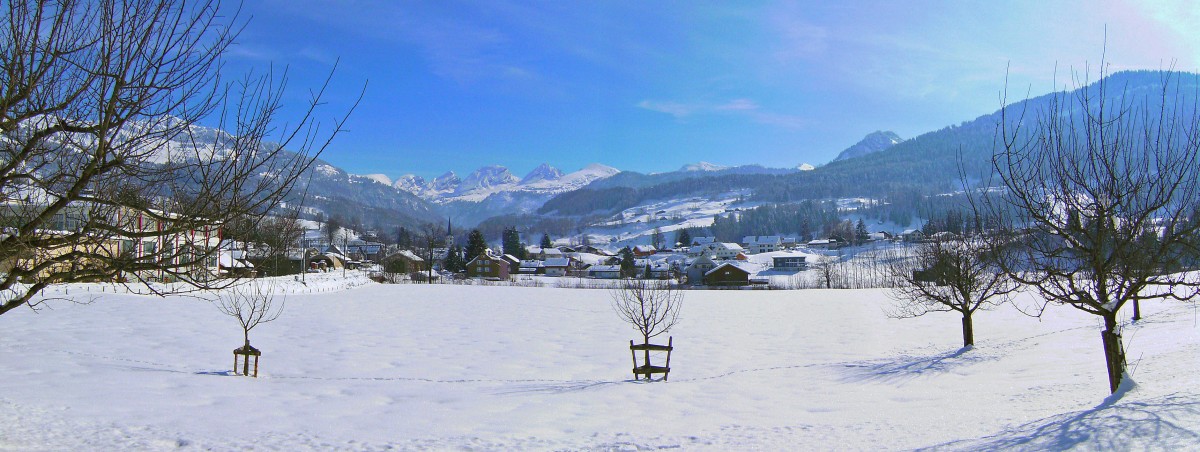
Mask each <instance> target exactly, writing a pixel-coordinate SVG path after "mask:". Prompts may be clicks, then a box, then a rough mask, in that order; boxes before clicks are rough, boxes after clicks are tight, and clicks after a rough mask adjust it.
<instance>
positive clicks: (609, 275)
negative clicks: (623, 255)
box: [588, 265, 621, 279]
mask: <svg viewBox="0 0 1200 452" xmlns="http://www.w3.org/2000/svg"><path fill="white" fill-rule="evenodd" d="M588 277H591V278H599V279H618V278H620V277H621V266H620V265H593V266H591V267H588Z"/></svg>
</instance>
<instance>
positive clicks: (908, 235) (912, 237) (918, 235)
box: [900, 229, 925, 242]
mask: <svg viewBox="0 0 1200 452" xmlns="http://www.w3.org/2000/svg"><path fill="white" fill-rule="evenodd" d="M900 239H901V240H903V241H905V242H920V241H922V240H925V233H924V232H921V230H920V229H905V230H904V232H901V233H900Z"/></svg>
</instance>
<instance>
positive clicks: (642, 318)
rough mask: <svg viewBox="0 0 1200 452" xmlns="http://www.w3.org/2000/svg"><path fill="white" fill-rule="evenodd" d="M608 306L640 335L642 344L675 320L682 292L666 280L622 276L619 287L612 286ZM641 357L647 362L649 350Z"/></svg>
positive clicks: (669, 328) (672, 324) (667, 329)
mask: <svg viewBox="0 0 1200 452" xmlns="http://www.w3.org/2000/svg"><path fill="white" fill-rule="evenodd" d="M612 306H613V310H615V311H616V312H617V315H618V316H620V317H621V320H624V321H625V323H628V324H630V325H632V326H633V328H634V329H636V330H637V331H638V333H640V334H641V335H642V343H643V344H649V343H650V338H652V337H655V336H658V335H660V334H663V333H666V332H668V331H670V330H671V328H673V327H674V326H675V324H676V323H679V311H680V309H681V308H682V307H683V292H682V291H680V290H678V289H676V288H674V287H673V286H672V285H671V283H670V281H657V280H648V279H626V280H624V281H622V282H621V286H620V287H618V288H616V289H612ZM645 359H646V361H645V362H646V364H649V363H650V351H649V350H647V351H646V356H645Z"/></svg>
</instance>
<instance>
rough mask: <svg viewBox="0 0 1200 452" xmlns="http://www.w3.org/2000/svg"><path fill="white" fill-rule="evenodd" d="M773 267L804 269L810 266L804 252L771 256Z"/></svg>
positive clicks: (778, 268)
mask: <svg viewBox="0 0 1200 452" xmlns="http://www.w3.org/2000/svg"><path fill="white" fill-rule="evenodd" d="M771 268H774V269H776V270H796V271H799V270H804V269H806V268H808V262H807V256H805V255H803V254H798V253H797V254H786V255H782V256H774V257H772V258H771Z"/></svg>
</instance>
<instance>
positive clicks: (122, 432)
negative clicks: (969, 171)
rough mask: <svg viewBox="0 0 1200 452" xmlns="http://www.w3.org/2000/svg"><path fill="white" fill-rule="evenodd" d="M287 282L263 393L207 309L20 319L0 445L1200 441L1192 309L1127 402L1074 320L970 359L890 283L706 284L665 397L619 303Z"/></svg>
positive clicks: (979, 322)
mask: <svg viewBox="0 0 1200 452" xmlns="http://www.w3.org/2000/svg"><path fill="white" fill-rule="evenodd" d="M283 281H284V283H285V284H284V287H283V290H284V291H285V292H288V293H289V295H287V298H286V310H285V312H284V313H283V316H282V317H280V319H279V320H278V321H276V322H274V323H269V324H264V325H262V326H260V327H259V328H258V329H256V330H254V331H253V332H252V333H251V342H252V343H253V344H254V345H255V346H256V347H258V348H259V349H261V350H262V351H263V357H262V369H261V378H258V379H253V378H246V377H237V376H231V375H229V369H230V365H231V360H232V356H231V355H232V353H231V352H232V349H233V348H235V347H238V346H240V345H241V337H240V335H241V331H240V329H239V328H238V326H237V324H236V322H235V321H234V320H233V319H231V318H228V317H224V316H222V315H221V314H220V313H219V312H218V311H217V309H216V308H215V307H213V306H212V305H211V304H210V303H208V302H206V301H203V300H198V299H195V298H189V297H171V298H166V299H163V298H155V297H147V296H139V295H125V294H116V295H114V294H113V293H111V292H112V290H111V288H110V289H106V292H104V293H102V294H99V296H100V299H99V300H97V301H96V302H94V303H92V304H89V305H75V304H70V303H65V302H58V303H53V304H52V307H53V309H46V310H43V311H40V312H38V313H34V312H31V311H29V310H27V309H22V310H17V311H13V312H11V313H9V314H6V315H4V316H2V317H0V325H2V328H3V329H2V330H0V331H3V334H2V335H0V450H22V451H23V450H176V449H178V450H235V449H249V448H254V449H256V450H313V449H316V450H385V449H392V450H395V449H399V450H408V449H421V450H428V449H432V450H445V449H451V450H531V449H532V450H544V449H552V450H561V449H567V450H574V449H588V450H657V449H681V450H801V449H803V450H809V449H815V450H863V449H870V450H877V449H886V450H895V449H917V448H935V449H943V448H944V449H969V450H980V449H983V450H991V449H1008V448H1015V449H1036V450H1042V449H1066V448H1071V447H1079V448H1082V449H1106V450H1107V449H1141V448H1149V449H1166V450H1181V449H1200V391H1198V390H1197V389H1196V388H1197V384H1198V383H1200V335H1198V334H1197V329H1198V326H1197V322H1198V314H1197V311H1196V308H1195V306H1194V305H1189V304H1179V303H1175V304H1170V303H1155V304H1149V305H1147V306H1145V307H1144V310H1145V311H1147V312H1149V315H1148V316H1147V317H1146V318H1145V319H1144V320H1143V321H1141V322H1139V323H1138V324H1136V325H1131V326H1129V327H1127V328H1126V330H1125V338H1126V343H1127V347H1128V350H1129V358H1130V367H1131V369H1132V370H1133V372H1134V373H1133V376H1132V380H1133V381H1135V382H1136V386H1135V387H1132V389H1129V390H1128V392H1127V393H1124V394H1123V395H1122V397H1120V398H1106V397H1105V396H1106V395H1107V384H1106V380H1105V370H1104V362H1103V360H1102V359H1101V346H1100V334H1099V331H1100V327H1099V326H1098V324H1097V322H1096V321H1095V320H1093V319H1092V318H1090V317H1089V316H1086V315H1083V314H1081V313H1079V312H1076V311H1074V310H1071V309H1069V308H1051V309H1050V310H1049V311H1048V312H1047V313H1046V315H1045V316H1044V318H1042V319H1041V320H1040V321H1039V320H1037V319H1032V318H1028V317H1025V316H1023V315H1021V314H1020V313H1018V312H1016V311H1015V310H1014V309H1012V308H1011V307H1005V308H1003V309H1000V310H997V311H992V312H982V313H980V314H979V315H978V316H977V319H976V326H975V328H976V339H977V345H976V347H975V348H974V349H972V350H967V351H962V350H960V349H959V347H958V345H959V344H960V343H961V342H960V340H961V339H960V331H959V319H958V318H957V317H956V316H954V315H950V314H945V315H929V316H926V317H924V318H919V319H906V320H897V319H890V318H887V317H886V315H885V314H884V311H885V309H886V308H887V307H888V306H889V305H890V303H891V302H890V301H889V299H888V298H887V297H886V295H885V293H884V292H882V291H879V290H833V291H828V290H806V291H689V292H687V293H686V297H687V298H686V301H685V306H684V308H683V315H684V319H683V321H682V323H681V324H680V325H679V326H678V328H677V329H676V330H674V331H672V333H671V335H673V336H674V339H675V345H676V351H675V352H674V354H673V355H672V362H671V366H672V369H673V370H672V372H671V376H670V381H669V382H666V383H663V382H653V383H645V382H634V381H632V379H631V377H632V376H631V374H630V373H629V368H630V367H631V362H630V355H629V350H628V344H629V340H630V339H633V338H634V335H633V331H632V330H631V329H630V327H628V326H627V325H624V324H622V323H620V321H619V320H618V319H617V316H616V314H614V313H613V312H612V310H611V309H610V307H609V294H608V292H607V291H605V290H580V289H555V288H524V287H488V286H442V285H432V286H427V285H391V286H389V285H377V284H373V283H367V282H366V281H364V280H363V278H362V276H361V275H356V276H354V277H353V278H351V279H350V280H349V281H347V280H341V279H340V274H324V275H317V276H314V278H313V280H310V281H309V285H308V286H299V285H298V283H295V282H293V281H291V280H290V279H288V280H283ZM99 287H100V286H98V285H93V286H87V285H76V286H69V288H68V289H69V295H68V296H71V297H85V296H88V294H91V295H97V293H96V291H94V290H92V289H98V288H99ZM664 341H665V338H664Z"/></svg>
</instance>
